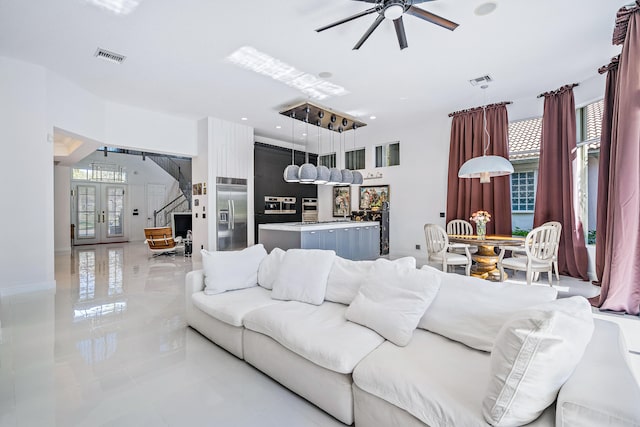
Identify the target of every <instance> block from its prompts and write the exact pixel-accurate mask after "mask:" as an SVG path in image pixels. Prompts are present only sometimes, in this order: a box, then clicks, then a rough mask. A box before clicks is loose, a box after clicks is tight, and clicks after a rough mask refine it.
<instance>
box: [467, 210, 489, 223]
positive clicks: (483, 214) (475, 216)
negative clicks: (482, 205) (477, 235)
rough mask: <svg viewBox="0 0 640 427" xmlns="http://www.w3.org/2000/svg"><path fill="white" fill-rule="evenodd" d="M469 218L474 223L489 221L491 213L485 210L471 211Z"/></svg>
mask: <svg viewBox="0 0 640 427" xmlns="http://www.w3.org/2000/svg"><path fill="white" fill-rule="evenodd" d="M469 219H470V220H471V221H473V222H475V223H476V224H486V223H488V222H490V221H491V214H490V213H489V212H487V211H478V212H474V213H472V214H471V218H469Z"/></svg>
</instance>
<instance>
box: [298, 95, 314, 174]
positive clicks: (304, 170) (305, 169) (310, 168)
mask: <svg viewBox="0 0 640 427" xmlns="http://www.w3.org/2000/svg"><path fill="white" fill-rule="evenodd" d="M305 113H306V114H307V115H306V117H305V118H304V121H305V123H306V132H305V134H304V135H305V136H304V137H305V143H304V156H305V158H304V161H305V163H304V164H303V165H302V166H300V170H299V171H298V179H300V184H313V182H314V181H315V180H316V178H317V176H318V170H317V169H316V167H315V166H314V165H313V164H312V163H309V148H308V142H309V107H307V108H306V109H305Z"/></svg>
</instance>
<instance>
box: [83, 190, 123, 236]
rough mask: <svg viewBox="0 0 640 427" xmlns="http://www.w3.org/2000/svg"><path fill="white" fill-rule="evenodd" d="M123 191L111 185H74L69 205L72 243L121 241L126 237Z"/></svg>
mask: <svg viewBox="0 0 640 427" xmlns="http://www.w3.org/2000/svg"><path fill="white" fill-rule="evenodd" d="M125 188H126V186H124V185H113V184H76V185H75V188H74V193H73V194H74V197H75V200H74V201H73V203H72V206H73V212H72V222H73V224H75V226H76V227H75V230H76V231H75V244H78V245H92V244H96V243H107V242H123V241H126V240H127V237H126V235H125V230H126V228H125V223H124V220H125V209H126V199H125Z"/></svg>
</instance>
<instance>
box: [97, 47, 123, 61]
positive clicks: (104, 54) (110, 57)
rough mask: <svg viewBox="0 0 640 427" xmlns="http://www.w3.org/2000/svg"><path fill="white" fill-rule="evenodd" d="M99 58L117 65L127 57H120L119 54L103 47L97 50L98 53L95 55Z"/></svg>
mask: <svg viewBox="0 0 640 427" xmlns="http://www.w3.org/2000/svg"><path fill="white" fill-rule="evenodd" d="M93 56H95V57H97V58H102V59H104V60H106V61H110V62H115V63H116V64H121V63H122V61H124V60H125V59H126V58H127V57H126V56H124V55H120V54H119V53H115V52H111V51H108V50H106V49H103V48H101V47H99V48H98V50H96V53H95V54H94V55H93Z"/></svg>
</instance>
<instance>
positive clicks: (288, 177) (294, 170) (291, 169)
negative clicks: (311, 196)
mask: <svg viewBox="0 0 640 427" xmlns="http://www.w3.org/2000/svg"><path fill="white" fill-rule="evenodd" d="M295 117H296V112H295V111H292V112H291V164H290V165H289V166H287V167H286V168H284V173H283V177H284V180H285V181H286V182H300V180H299V179H298V172H299V170H300V168H299V167H298V165H296V163H295V136H294V132H295V125H296V122H295Z"/></svg>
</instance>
